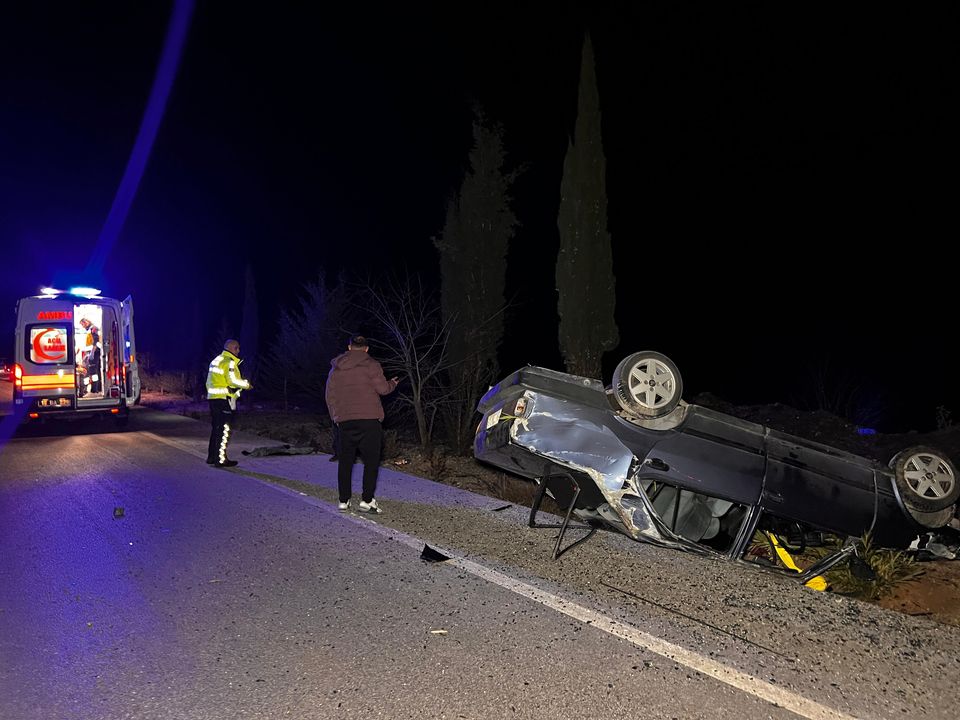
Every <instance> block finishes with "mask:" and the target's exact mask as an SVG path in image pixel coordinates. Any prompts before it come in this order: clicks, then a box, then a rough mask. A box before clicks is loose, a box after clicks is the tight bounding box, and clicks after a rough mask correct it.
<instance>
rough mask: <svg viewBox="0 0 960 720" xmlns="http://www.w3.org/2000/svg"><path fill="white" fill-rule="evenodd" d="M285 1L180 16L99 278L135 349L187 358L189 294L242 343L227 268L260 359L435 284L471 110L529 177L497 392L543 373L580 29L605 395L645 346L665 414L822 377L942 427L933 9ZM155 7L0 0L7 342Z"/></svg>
mask: <svg viewBox="0 0 960 720" xmlns="http://www.w3.org/2000/svg"><path fill="white" fill-rule="evenodd" d="M141 5H143V7H141ZM305 5H307V4H304V3H289V4H286V3H270V4H258V5H256V6H255V5H252V4H251V5H244V4H243V3H227V2H218V3H213V2H199V3H198V4H197V6H196V8H195V10H194V14H193V20H192V26H191V28H190V32H189V35H188V38H187V42H186V46H185V49H184V53H183V57H182V62H181V65H180V69H179V73H178V75H177V78H176V81H175V84H174V87H173V91H172V94H171V96H170V101H169V104H168V107H167V112H166V115H165V117H164V119H163V122H162V124H161V126H160V130H159V134H158V136H157V140H156V144H155V146H154V148H153V152H152V155H151V157H150V161H149V163H148V165H147V168H146V172H145V174H144V177H143V181H142V183H141V185H140V187H139V190H138V193H137V195H136V199H135V201H134V203H133V206H132V209H131V212H130V214H129V217H128V219H127V221H126V224H125V226H124V229H123V231H122V233H121V234H120V236H119V240H118V242H117V245H116V246H115V248H114V249H113V251H112V254H111V255H110V257H109V260H108V262H107V265H106V268H105V275H104V277H103V278H101V279H99V280H98V282H100V283H101V285H102V287H103V290H104V292H105V294H107V295H111V296H119V297H123V296H125V295H127V294H128V293H132V294H133V296H134V299H135V301H136V307H137V331H138V338H139V342H140V350H141V351H148V352H150V353H151V354H153V356H154V357H155V358H158V359H159V360H160V361H161V362H163V363H164V364H167V365H168V366H169V367H171V368H172V367H176V366H177V365H178V363H181V362H183V358H185V357H188V356H190V355H191V353H190V352H188V349H186V348H183V347H181V346H180V345H179V344H178V342H177V334H178V328H182V326H183V325H184V324H185V323H186V322H187V320H186V318H187V317H188V316H189V315H190V314H191V313H193V312H194V310H193V309H194V308H195V307H197V306H198V307H200V308H201V317H202V319H203V322H204V325H205V326H206V328H207V331H208V332H210V333H211V334H212V332H213V331H214V329H215V328H216V326H217V325H218V323H219V322H220V319H221V318H222V317H224V316H227V317H228V318H230V319H231V321H232V322H234V323H238V322H239V314H240V309H241V305H242V293H243V275H244V269H245V267H246V266H247V264H248V263H249V264H251V265H252V267H253V269H254V273H255V276H256V281H257V291H258V294H259V297H260V301H261V311H260V319H261V335H262V336H265V337H264V341H265V342H266V341H268V340H269V336H270V332H271V329H272V327H273V323H274V322H275V319H276V316H277V312H278V308H279V307H280V306H281V305H282V304H284V303H289V302H291V301H292V300H293V299H294V298H295V297H296V295H297V292H298V289H299V288H300V287H301V285H302V284H303V283H304V282H307V281H310V280H313V279H315V278H316V277H317V275H318V273H320V272H321V271H322V272H325V273H326V274H327V275H328V276H330V277H331V278H332V277H334V276H335V274H336V273H337V272H338V271H340V270H347V271H350V272H354V273H359V274H367V273H377V272H380V271H383V270H386V269H389V268H404V267H407V268H410V269H414V270H418V271H420V272H423V273H425V274H427V275H429V276H433V275H435V273H436V264H437V263H436V255H435V252H434V250H433V248H432V245H431V242H430V237H431V236H433V235H436V234H438V233H440V232H441V230H442V224H443V219H444V212H445V208H446V203H447V200H448V198H449V197H450V195H451V194H452V193H453V192H454V191H455V190H456V189H457V187H458V185H459V181H460V178H461V173H462V169H463V167H464V164H465V162H466V157H467V153H468V151H469V146H470V141H471V136H470V129H471V121H472V116H471V107H472V106H473V104H474V103H479V104H480V105H481V106H482V107H483V108H484V110H485V112H486V114H487V115H488V116H489V117H490V118H492V119H494V120H496V121H498V122H500V123H502V124H503V126H504V129H505V143H506V149H507V152H508V154H509V159H510V161H511V162H512V163H514V164H515V165H518V166H519V165H524V166H526V170H525V172H524V173H523V175H522V176H521V178H520V180H519V181H518V183H517V184H516V186H515V192H514V198H515V200H514V208H515V211H516V213H517V215H518V217H519V220H520V222H521V227H520V228H519V230H518V232H517V235H516V237H515V239H514V241H513V246H512V249H511V255H510V266H509V269H508V291H509V292H510V294H511V297H510V300H511V310H510V314H509V316H508V325H507V333H508V335H507V338H506V342H505V346H504V348H503V350H502V353H501V360H502V364H503V368H504V373H506V372H508V371H510V370H512V369H515V368H516V367H519V366H520V365H523V364H525V363H528V362H529V363H533V364H540V365H546V366H548V367H554V368H561V367H562V365H561V360H560V354H559V350H558V348H557V342H556V327H555V320H554V321H553V322H550V319H551V318H555V313H556V300H555V295H554V291H553V285H554V280H553V278H554V262H555V255H556V250H557V247H558V245H559V236H558V232H557V226H556V220H557V209H558V206H559V200H560V198H559V188H560V175H561V169H562V163H563V159H564V153H565V152H566V147H567V138H568V135H569V133H570V132H571V130H572V127H573V123H574V121H575V114H576V82H577V78H578V73H579V63H580V50H581V46H582V41H583V35H584V32H585V31H586V30H589V32H590V33H591V36H592V38H593V43H594V49H595V53H596V63H597V75H598V84H599V91H600V102H601V112H602V115H603V131H604V138H603V140H604V149H605V155H606V160H607V171H608V174H607V192H608V198H609V230H610V234H611V236H612V238H613V244H614V262H615V273H616V277H617V290H618V294H617V303H618V306H617V321H618V324H619V327H620V336H621V345H620V347H619V348H618V349H617V350H614V351H613V352H611V353H609V354H608V356H607V359H606V366H605V372H606V374H607V376H606V377H605V378H604V379H605V380H607V381H609V374H610V372H611V371H612V369H613V367H614V366H615V365H616V363H617V362H618V360H619V359H620V358H622V357H623V356H625V355H626V354H629V353H630V352H633V351H635V350H642V349H653V350H659V351H661V352H664V353H666V354H667V355H669V356H670V357H671V358H672V359H673V360H675V361H676V362H677V364H678V366H679V368H680V370H681V372H682V374H683V376H684V381H685V385H686V391H685V393H684V394H685V396H686V397H687V399H691V398H692V397H693V396H695V395H696V394H697V393H699V392H702V391H711V392H713V393H715V394H717V395H719V396H721V397H723V398H724V399H727V400H729V401H731V402H736V403H756V402H774V401H779V402H785V403H789V404H794V405H803V404H805V403H807V404H808V403H809V402H810V401H811V400H812V397H813V394H812V388H813V376H814V373H815V372H816V371H817V369H823V368H827V370H828V373H829V377H830V378H831V381H832V382H837V383H838V384H840V385H842V386H844V387H846V388H853V387H856V388H859V392H860V400H861V402H860V404H862V405H863V411H864V421H865V422H869V423H870V424H872V425H874V426H876V427H879V428H880V429H884V430H890V431H893V430H908V429H918V430H929V429H932V427H933V426H934V424H935V410H936V408H937V407H938V406H946V407H948V408H950V409H952V410H953V412H954V413H955V414H956V415H958V416H960V381H958V380H957V379H956V375H957V373H956V362H955V361H954V360H953V354H952V352H951V350H950V348H951V347H952V346H953V345H954V344H955V343H956V337H955V335H956V329H957V323H956V319H955V318H956V313H955V308H956V306H957V303H956V291H955V279H954V278H955V272H956V271H955V264H954V263H953V262H951V261H950V260H949V258H950V256H951V255H952V254H953V247H952V246H953V244H954V243H955V242H956V240H955V238H956V237H957V236H958V232H957V221H956V210H955V204H956V187H957V182H956V180H955V176H956V172H957V167H958V166H960V162H958V161H960V152H958V140H957V134H958V131H957V127H960V125H958V122H957V121H958V117H957V107H958V105H957V89H956V88H957V70H958V63H957V60H956V52H955V37H954V35H955V28H956V27H957V17H956V15H957V11H956V9H954V8H949V7H947V6H943V7H942V8H939V9H937V10H931V9H914V8H912V7H911V8H909V9H907V6H905V5H902V6H900V7H898V8H894V7H893V6H891V7H890V8H887V7H886V6H882V7H879V6H868V5H864V6H861V7H860V8H858V9H849V10H838V8H837V7H836V4H835V3H824V4H822V5H811V4H804V5H796V4H794V5H791V6H780V7H769V5H772V4H768V3H758V4H750V5H743V6H739V7H738V8H736V9H731V8H730V7H727V5H728V4H726V3H710V4H707V5H706V7H698V8H696V9H691V8H689V7H682V6H681V4H679V3H652V4H645V3H611V4H600V3H573V2H567V3H554V4H553V5H554V6H555V7H550V9H547V8H548V7H549V6H548V5H544V4H541V3H536V4H533V3H498V2H491V3H478V4H475V5H468V4H465V3H449V2H447V3H437V4H416V3H407V4H393V3H391V4H376V3H351V4H349V7H339V8H337V7H328V6H327V4H321V3H314V4H309V7H305ZM938 7H939V6H938ZM171 8H172V3H150V4H146V3H145V4H141V3H77V2H71V3H66V2H61V3H56V2H39V3H5V4H4V6H3V9H2V10H0V92H2V96H0V252H2V260H0V307H6V308H8V309H9V311H8V312H6V313H4V315H3V316H0V317H4V319H3V320H2V322H0V332H4V333H6V334H7V336H8V337H11V336H12V335H11V334H12V324H13V323H12V309H13V306H14V303H15V301H16V299H17V298H18V297H21V296H25V295H30V294H34V293H36V291H37V290H38V288H39V287H41V286H43V285H47V284H49V283H57V282H60V281H62V280H63V279H64V278H67V277H75V276H76V275H77V273H79V271H81V270H82V269H83V268H84V267H85V266H86V264H87V261H88V259H89V257H90V255H91V253H92V252H93V249H94V246H95V245H96V240H97V237H98V235H99V233H100V230H101V228H102V226H103V224H104V221H105V219H106V217H107V213H108V211H109V210H110V207H111V203H112V202H113V197H114V194H115V193H116V190H117V186H118V184H119V182H120V178H121V177H122V175H123V172H124V168H125V166H126V163H127V158H128V156H129V155H130V151H131V149H132V147H133V143H134V139H135V138H136V136H137V131H138V128H139V126H140V121H141V118H142V115H143V111H144V106H145V104H146V101H147V97H148V96H149V93H150V87H151V83H152V81H153V76H154V73H155V71H156V67H157V63H158V59H159V57H160V52H161V49H162V46H163V39H164V36H165V33H166V30H167V23H168V20H169V17H170V12H171ZM894 10H895V11H896V12H894ZM8 345H12V341H11V342H10V343H8ZM0 354H2V355H6V354H7V352H4V351H0Z"/></svg>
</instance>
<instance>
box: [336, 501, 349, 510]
mask: <svg viewBox="0 0 960 720" xmlns="http://www.w3.org/2000/svg"><path fill="white" fill-rule="evenodd" d="M337 507H338V508H339V509H340V512H346V511H347V510H349V509H350V501H349V500H347V501H346V502H342V503H339V504H338V505H337Z"/></svg>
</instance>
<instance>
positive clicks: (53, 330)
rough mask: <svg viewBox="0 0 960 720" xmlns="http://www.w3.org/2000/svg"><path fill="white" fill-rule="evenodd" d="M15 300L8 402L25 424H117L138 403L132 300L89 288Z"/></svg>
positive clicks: (50, 290) (44, 291)
mask: <svg viewBox="0 0 960 720" xmlns="http://www.w3.org/2000/svg"><path fill="white" fill-rule="evenodd" d="M40 292H41V294H40V295H36V296H34V297H26V298H22V299H21V300H19V301H18V302H17V310H16V312H17V325H16V346H15V348H14V365H13V401H14V405H15V406H26V407H23V408H22V409H23V410H25V415H26V420H27V421H28V422H29V421H38V420H45V419H50V418H57V419H71V418H82V417H88V416H91V415H98V414H100V415H107V416H111V415H112V416H114V417H116V418H117V421H118V424H124V423H125V422H126V420H127V413H128V412H129V409H130V407H131V406H132V405H134V404H135V403H137V402H139V400H140V376H139V374H138V372H137V359H136V339H135V336H134V332H133V298H131V297H129V296H128V297H127V298H126V299H125V300H123V301H122V302H121V301H120V300H114V299H113V298H108V297H102V296H101V295H100V291H99V290H97V289H95V288H84V287H78V288H70V289H69V290H57V289H55V288H43V289H41V291H40Z"/></svg>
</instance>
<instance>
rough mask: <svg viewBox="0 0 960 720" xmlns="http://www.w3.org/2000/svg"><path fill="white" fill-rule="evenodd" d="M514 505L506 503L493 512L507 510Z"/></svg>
mask: <svg viewBox="0 0 960 720" xmlns="http://www.w3.org/2000/svg"><path fill="white" fill-rule="evenodd" d="M512 507H513V505H504V506H502V507H498V508H494V509H493V512H502V511H504V510H506V509H507V508H512Z"/></svg>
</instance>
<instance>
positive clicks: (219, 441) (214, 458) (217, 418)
mask: <svg viewBox="0 0 960 720" xmlns="http://www.w3.org/2000/svg"><path fill="white" fill-rule="evenodd" d="M209 403H210V424H211V428H210V446H209V447H208V448H207V462H210V463H222V462H223V461H224V460H226V459H227V443H228V442H229V441H230V426H231V424H232V423H233V410H232V409H231V407H230V401H229V400H219V399H218V400H210V401H209Z"/></svg>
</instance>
